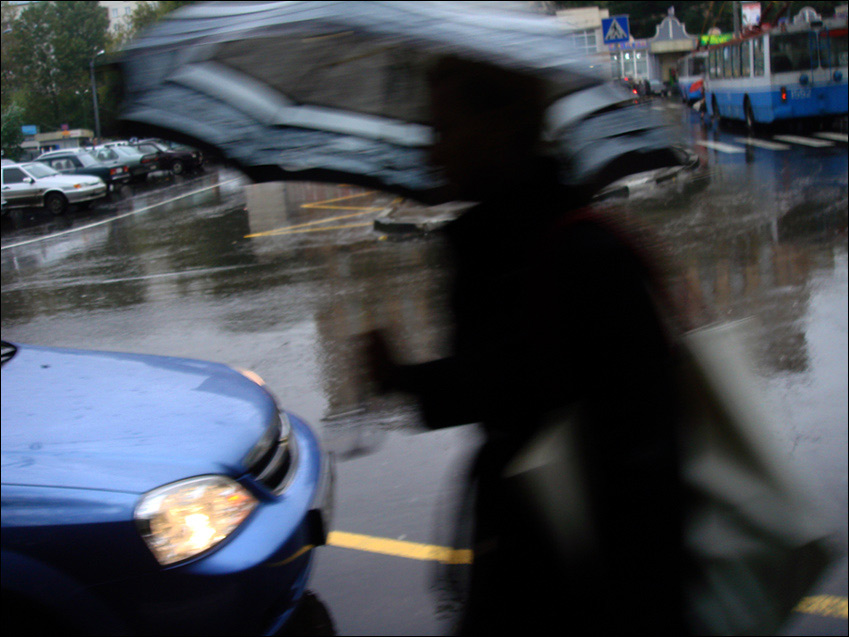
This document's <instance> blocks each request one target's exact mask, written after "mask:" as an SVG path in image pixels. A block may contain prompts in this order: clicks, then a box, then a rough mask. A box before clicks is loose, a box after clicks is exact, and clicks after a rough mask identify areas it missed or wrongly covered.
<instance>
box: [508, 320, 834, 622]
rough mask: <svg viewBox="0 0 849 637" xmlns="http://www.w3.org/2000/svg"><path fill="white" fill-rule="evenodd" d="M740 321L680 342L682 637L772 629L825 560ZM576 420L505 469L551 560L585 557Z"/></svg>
mask: <svg viewBox="0 0 849 637" xmlns="http://www.w3.org/2000/svg"><path fill="white" fill-rule="evenodd" d="M739 328H740V323H732V324H727V325H721V326H716V327H709V328H704V329H700V330H696V331H694V332H691V333H689V334H687V335H685V336H684V337H683V339H682V341H683V342H682V345H681V358H680V369H679V373H680V375H681V384H682V390H683V392H684V397H683V399H684V404H685V406H686V407H685V415H684V418H685V420H684V428H683V430H684V433H683V442H682V444H683V449H682V453H683V461H682V466H683V472H684V475H683V479H684V481H685V483H686V487H687V494H688V500H687V503H686V506H687V509H688V511H689V517H688V520H687V526H686V534H685V541H686V549H687V551H688V552H689V553H690V555H691V556H692V558H693V562H694V564H695V565H696V568H695V571H696V572H695V574H694V575H693V578H692V579H691V581H689V582H688V584H687V590H686V593H685V604H686V615H687V619H688V623H689V625H690V627H691V630H692V632H693V633H694V634H701V635H764V634H770V633H774V632H776V631H777V630H778V629H779V628H780V627H781V625H782V624H783V623H784V622H785V621H786V620H787V618H788V616H789V615H790V613H791V612H792V610H793V608H794V607H795V606H796V604H797V603H798V602H799V600H800V599H801V598H802V597H803V596H804V595H805V593H806V592H807V591H808V590H809V589H810V588H811V586H813V584H814V583H816V581H817V579H818V578H819V576H820V575H821V574H822V572H823V571H824V570H825V568H826V566H827V565H828V564H829V562H830V561H831V559H832V557H833V555H832V551H831V550H830V548H829V545H828V543H827V541H826V538H827V536H828V533H827V532H826V530H825V529H824V527H823V526H822V524H821V522H820V521H819V517H818V516H817V515H816V512H815V511H814V507H813V506H812V504H811V500H810V499H809V498H807V497H805V495H804V494H803V491H802V489H801V488H800V486H799V485H800V483H799V481H798V480H797V479H796V478H795V477H794V476H793V474H792V471H791V470H790V468H789V466H788V465H787V463H786V462H784V461H783V460H782V455H781V453H780V452H779V451H778V450H777V449H775V448H774V447H775V445H774V442H773V440H772V436H774V435H775V434H777V432H778V429H777V427H776V425H775V423H774V420H773V419H772V418H771V417H770V416H769V415H768V414H767V413H766V412H765V410H764V409H763V408H762V406H761V401H760V400H759V398H758V395H757V391H756V388H755V385H754V380H753V378H752V376H751V374H750V372H749V369H748V364H747V362H746V357H745V355H744V353H745V348H744V347H743V346H742V340H741V339H740V338H739V337H738V335H737V334H736V332H738V331H739ZM579 417H580V416H579V415H577V414H575V413H573V414H571V415H570V414H569V413H568V412H564V413H563V414H558V415H556V416H555V417H554V418H553V419H552V424H551V425H550V426H548V427H545V428H543V429H542V430H541V431H540V433H539V434H537V436H535V437H534V439H533V440H531V442H529V443H528V444H527V445H526V447H525V448H524V449H523V450H522V451H521V452H520V453H518V454H517V455H516V457H515V458H514V459H513V460H512V461H511V462H510V463H509V464H508V466H507V467H506V469H505V472H504V477H505V478H506V479H508V480H510V481H511V482H512V484H514V485H517V488H519V489H520V490H521V493H522V494H523V495H524V497H526V498H528V500H529V501H530V502H532V503H533V505H534V509H535V510H537V511H538V512H539V514H540V515H541V519H542V521H543V523H544V525H545V526H546V528H548V529H549V530H550V531H551V532H552V534H553V536H554V537H556V546H557V547H558V548H559V549H560V550H561V557H562V558H563V559H566V560H568V559H571V558H572V557H573V556H575V555H581V554H584V555H586V554H589V553H590V552H592V551H595V550H597V548H598V547H597V546H596V545H595V542H594V539H593V538H594V532H593V529H592V522H591V518H590V515H589V509H588V506H587V504H588V503H587V501H586V493H587V491H586V488H585V484H584V482H583V475H585V474H584V471H583V469H582V467H581V458H580V453H579V451H578V446H577V444H576V442H575V440H574V435H575V429H574V424H575V422H576V419H577V418H579Z"/></svg>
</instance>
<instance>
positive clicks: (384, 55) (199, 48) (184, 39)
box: [119, 0, 682, 203]
mask: <svg viewBox="0 0 849 637" xmlns="http://www.w3.org/2000/svg"><path fill="white" fill-rule="evenodd" d="M522 4H523V3H509V2H499V3H485V2H356V1H351V0H348V1H343V2H208V3H203V4H198V5H192V6H189V7H186V8H184V9H181V10H179V11H176V12H174V13H172V14H170V15H169V17H168V18H167V19H165V20H164V21H162V22H160V23H158V24H156V25H155V26H154V27H153V28H151V29H150V30H149V31H147V32H146V33H145V34H143V36H142V37H141V38H140V39H138V40H137V41H135V42H132V43H131V44H129V45H128V46H127V47H126V48H125V49H124V51H123V55H122V59H121V61H120V63H119V66H120V70H121V73H122V76H123V79H124V91H125V93H124V103H123V105H122V110H121V116H120V119H121V121H122V122H123V124H124V125H125V129H126V131H127V132H128V133H133V134H139V133H144V134H156V135H159V136H163V137H170V138H173V139H180V140H183V141H186V142H188V143H190V144H192V145H195V146H198V147H202V148H207V149H210V148H211V149H214V150H215V151H217V152H218V153H220V154H221V155H223V156H224V157H225V158H226V159H228V160H230V161H232V162H234V163H235V164H236V165H237V166H239V167H240V168H241V169H242V170H243V171H244V172H246V173H247V174H248V175H249V176H250V177H251V178H253V179H254V180H256V181H269V180H279V179H296V180H302V181H346V182H348V183H355V184H359V185H363V186H367V187H375V188H380V189H383V190H387V191H391V192H397V193H399V194H403V195H405V196H410V197H413V198H416V199H419V200H420V201H423V202H426V203H441V202H442V201H444V199H443V198H442V196H441V194H440V193H441V186H442V185H444V184H443V181H442V178H441V176H440V174H439V172H438V171H436V170H435V169H434V168H433V167H431V166H429V165H428V162H427V148H428V146H429V145H430V143H431V140H432V129H431V127H430V122H429V113H428V93H427V79H426V78H427V72H428V69H429V68H430V67H431V66H432V64H433V63H434V62H435V61H436V60H437V59H438V58H439V57H441V56H445V55H453V56H458V57H461V58H465V59H469V60H474V61H478V62H485V63H489V64H494V65H498V66H502V67H505V68H508V69H512V70H515V71H517V72H521V73H526V74H531V75H534V76H537V77H540V78H542V79H543V80H544V81H545V85H546V87H547V95H548V96H549V99H550V101H551V105H552V107H551V108H550V109H549V114H550V117H549V127H548V135H549V136H550V139H551V141H553V146H555V147H556V148H557V152H558V154H560V155H562V159H563V162H562V164H563V166H564V174H563V179H564V181H565V182H569V183H573V184H582V185H590V186H591V187H592V188H598V187H601V186H603V185H604V184H605V183H609V181H612V180H613V179H615V178H617V177H619V176H622V174H628V172H638V171H642V170H646V169H648V168H653V167H659V166H667V165H673V164H676V163H679V162H680V161H681V159H682V155H681V154H680V153H678V152H676V151H674V149H672V148H671V147H670V144H669V141H668V139H667V135H666V134H665V133H664V131H663V129H662V127H660V126H659V125H658V123H657V122H653V121H650V120H649V113H647V112H645V111H643V110H642V109H636V108H633V104H632V102H631V100H630V96H628V95H627V94H626V93H625V92H624V91H622V92H620V91H617V90H615V89H614V88H613V87H612V85H610V84H605V83H604V79H603V77H602V76H601V74H600V73H599V72H598V69H597V68H594V67H593V64H597V61H596V62H594V61H593V60H590V59H588V58H586V57H584V56H583V55H581V54H579V53H577V52H576V51H574V50H573V49H571V48H570V47H569V45H568V44H567V42H568V41H567V39H566V38H565V37H564V30H563V29H562V27H561V26H560V25H558V23H557V22H556V21H555V20H554V19H553V18H551V17H549V16H543V15H539V14H536V13H531V12H529V11H526V10H519V9H518V7H519V6H520V5H522ZM491 5H499V6H498V7H497V8H495V7H493V6H491Z"/></svg>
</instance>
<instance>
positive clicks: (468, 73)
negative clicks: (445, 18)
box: [428, 56, 547, 147]
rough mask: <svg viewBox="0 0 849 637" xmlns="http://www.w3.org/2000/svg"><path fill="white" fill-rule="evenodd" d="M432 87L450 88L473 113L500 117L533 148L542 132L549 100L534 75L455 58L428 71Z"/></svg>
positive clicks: (444, 60)
mask: <svg viewBox="0 0 849 637" xmlns="http://www.w3.org/2000/svg"><path fill="white" fill-rule="evenodd" d="M428 81H429V82H430V84H431V86H447V87H449V88H450V90H451V91H452V93H453V94H454V95H455V96H456V97H457V98H459V99H461V100H462V101H463V102H464V103H465V104H466V105H468V107H469V109H470V110H472V111H473V112H477V113H481V114H486V113H499V114H501V115H502V116H504V118H505V121H509V122H510V124H511V128H513V127H514V131H515V134H516V135H517V140H520V141H521V142H522V143H525V144H527V145H528V146H529V147H531V146H533V145H534V144H536V143H537V142H538V141H539V138H540V133H541V131H542V126H543V121H544V115H545V109H546V106H547V105H546V99H545V86H544V83H543V81H542V80H541V79H540V78H538V77H534V76H532V75H528V74H524V73H521V72H519V71H515V70H511V69H505V68H502V67H499V66H495V65H493V64H488V63H484V62H477V61H472V60H467V59H463V58H459V57H456V56H444V57H441V58H439V59H438V60H437V61H436V62H435V63H434V64H433V65H432V66H431V67H430V69H429V72H428Z"/></svg>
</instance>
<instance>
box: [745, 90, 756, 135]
mask: <svg viewBox="0 0 849 637" xmlns="http://www.w3.org/2000/svg"><path fill="white" fill-rule="evenodd" d="M743 111H744V113H745V116H746V132H748V133H749V135H752V134H754V132H755V129H756V128H757V126H758V123H757V121H755V114H754V112H753V111H752V103H751V102H750V101H749V98H748V97H746V101H745V103H744V104H743Z"/></svg>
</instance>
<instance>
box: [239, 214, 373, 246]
mask: <svg viewBox="0 0 849 637" xmlns="http://www.w3.org/2000/svg"><path fill="white" fill-rule="evenodd" d="M381 210H386V208H385V207H380V208H378V207H374V208H369V209H368V210H361V211H360V212H352V213H351V214H349V215H337V216H335V217H327V218H326V219H318V220H316V221H308V222H306V223H298V224H295V225H293V226H284V227H282V228H275V229H274V230H266V231H265V232H256V233H254V234H246V235H245V237H244V238H245V239H254V238H256V237H274V236H277V235H280V234H292V232H294V231H296V230H301V229H302V228H309V227H311V226H317V225H319V224H322V223H328V222H330V221H339V220H341V219H350V218H351V217H361V216H362V215H367V214H371V213H375V212H380V211H381ZM319 229H320V230H327V228H326V227H323V228H319Z"/></svg>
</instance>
